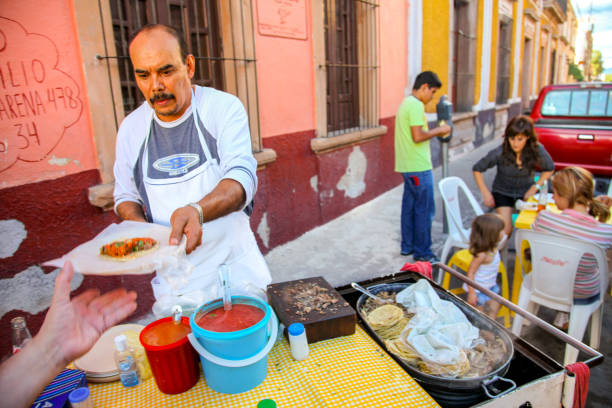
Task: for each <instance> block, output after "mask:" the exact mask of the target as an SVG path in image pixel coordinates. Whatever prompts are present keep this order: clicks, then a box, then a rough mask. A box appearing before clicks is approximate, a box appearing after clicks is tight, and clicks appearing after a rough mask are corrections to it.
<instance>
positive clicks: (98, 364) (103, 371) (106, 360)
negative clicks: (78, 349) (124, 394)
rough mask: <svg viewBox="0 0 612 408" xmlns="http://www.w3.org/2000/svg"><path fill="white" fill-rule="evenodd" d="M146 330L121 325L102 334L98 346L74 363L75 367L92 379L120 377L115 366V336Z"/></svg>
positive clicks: (141, 326) (139, 325)
mask: <svg viewBox="0 0 612 408" xmlns="http://www.w3.org/2000/svg"><path fill="white" fill-rule="evenodd" d="M142 329H144V326H143V325H141V324H120V325H117V326H113V327H111V328H110V329H108V330H106V331H105V332H104V333H102V336H100V338H99V339H98V341H97V342H96V344H94V346H93V347H92V348H91V350H89V351H88V352H87V353H85V354H84V355H82V356H81V357H80V358H78V359H76V360H75V361H74V366H75V367H76V368H78V369H79V370H82V371H85V374H87V375H88V376H90V377H92V378H99V379H104V378H107V379H108V377H112V376H115V375H118V374H119V373H118V371H117V366H116V365H115V357H114V356H115V336H118V335H120V334H121V333H123V332H126V331H129V330H133V331H136V332H138V333H140V331H141V330H142Z"/></svg>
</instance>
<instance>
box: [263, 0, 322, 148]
mask: <svg viewBox="0 0 612 408" xmlns="http://www.w3.org/2000/svg"><path fill="white" fill-rule="evenodd" d="M283 3H284V2H276V1H257V2H254V4H256V13H255V46H256V49H257V78H258V83H257V85H258V88H259V114H260V121H261V122H260V126H261V134H262V136H263V137H264V138H265V137H269V136H275V135H281V134H287V133H294V132H299V131H304V130H312V129H314V120H315V118H314V95H313V89H314V66H313V54H312V53H313V50H312V18H311V5H310V1H307V0H296V1H291V2H286V3H288V4H287V5H285V4H283ZM283 10H284V12H283ZM286 13H290V14H289V17H293V18H289V17H288V18H284V19H283V18H281V16H282V15H283V14H286ZM271 26H272V28H276V31H274V30H272V29H271V28H270V27H271ZM264 146H265V142H264Z"/></svg>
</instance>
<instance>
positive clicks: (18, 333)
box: [11, 316, 32, 354]
mask: <svg viewBox="0 0 612 408" xmlns="http://www.w3.org/2000/svg"><path fill="white" fill-rule="evenodd" d="M11 327H12V328H13V354H17V353H19V351H20V350H21V349H22V348H24V347H25V346H26V344H28V342H29V341H30V340H32V335H31V334H30V331H29V330H28V326H26V321H25V318H24V317H23V316H17V317H15V318H13V319H12V320H11Z"/></svg>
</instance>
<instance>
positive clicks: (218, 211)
mask: <svg viewBox="0 0 612 408" xmlns="http://www.w3.org/2000/svg"><path fill="white" fill-rule="evenodd" d="M245 200H246V194H245V192H244V188H243V187H242V184H240V183H239V182H237V181H236V180H232V179H222V180H221V181H220V182H219V184H217V186H216V187H215V188H214V190H213V191H211V192H210V193H209V194H207V195H206V196H205V197H204V198H202V199H201V200H200V201H198V204H199V205H200V207H202V212H203V213H204V222H206V221H211V220H215V219H217V218H220V217H223V216H224V215H227V214H230V213H232V212H234V211H238V210H240V209H241V208H242V207H243V205H244V202H245ZM170 225H172V232H171V233H170V245H178V243H179V242H180V241H181V237H182V236H183V234H185V235H186V236H187V245H186V247H185V249H186V251H187V253H190V252H191V251H193V250H194V249H195V248H197V247H198V246H199V245H200V244H201V243H202V227H201V226H200V214H199V213H198V211H197V210H196V209H195V208H193V207H192V206H189V205H186V206H185V207H181V208H177V209H176V210H175V211H174V212H173V213H172V217H170Z"/></svg>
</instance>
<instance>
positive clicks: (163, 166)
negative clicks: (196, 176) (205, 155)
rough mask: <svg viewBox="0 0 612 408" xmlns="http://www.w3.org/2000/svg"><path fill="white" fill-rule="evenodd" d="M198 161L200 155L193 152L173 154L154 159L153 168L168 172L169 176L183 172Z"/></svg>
mask: <svg viewBox="0 0 612 408" xmlns="http://www.w3.org/2000/svg"><path fill="white" fill-rule="evenodd" d="M199 162H200V156H199V155H197V154H193V153H183V154H173V155H172V156H168V157H163V158H161V159H157V160H155V163H153V168H154V169H156V170H158V171H163V172H166V173H168V175H169V176H176V175H179V174H185V173H187V171H188V170H189V168H190V167H193V166H195V165H196V164H198V163H199Z"/></svg>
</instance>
